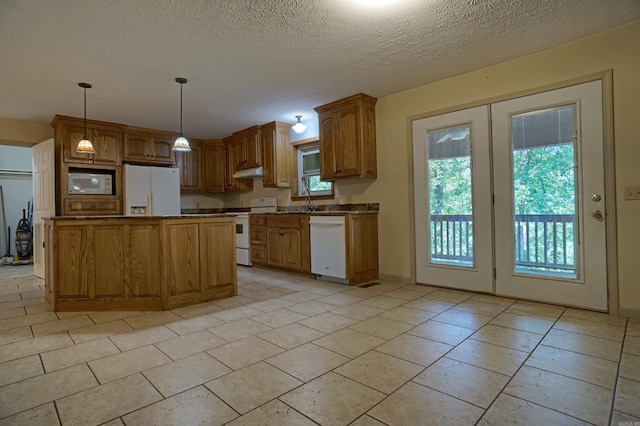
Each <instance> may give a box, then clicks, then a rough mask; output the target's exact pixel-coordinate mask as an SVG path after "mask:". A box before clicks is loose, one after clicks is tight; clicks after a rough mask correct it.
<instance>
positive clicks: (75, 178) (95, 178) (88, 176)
mask: <svg viewBox="0 0 640 426" xmlns="http://www.w3.org/2000/svg"><path fill="white" fill-rule="evenodd" d="M68 182H69V187H68V188H67V190H68V193H69V194H82V195H113V176H112V175H111V174H110V173H98V172H96V173H91V172H75V171H70V172H69V179H68Z"/></svg>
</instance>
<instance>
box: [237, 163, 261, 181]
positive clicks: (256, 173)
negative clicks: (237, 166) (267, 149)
mask: <svg viewBox="0 0 640 426" xmlns="http://www.w3.org/2000/svg"><path fill="white" fill-rule="evenodd" d="M262 176H264V172H263V171H262V166H260V167H252V168H250V169H244V170H238V171H237V172H235V173H234V174H233V178H234V179H248V178H254V177H262Z"/></svg>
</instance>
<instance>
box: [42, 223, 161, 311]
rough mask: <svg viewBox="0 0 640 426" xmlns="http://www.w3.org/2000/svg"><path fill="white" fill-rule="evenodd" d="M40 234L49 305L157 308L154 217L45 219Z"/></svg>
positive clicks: (157, 255) (157, 244)
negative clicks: (140, 218)
mask: <svg viewBox="0 0 640 426" xmlns="http://www.w3.org/2000/svg"><path fill="white" fill-rule="evenodd" d="M110 222H111V223H110ZM118 222H120V221H118ZM45 236H46V238H47V239H46V240H45V257H46V260H45V263H46V265H47V274H46V277H47V278H46V280H45V286H46V287H47V291H45V296H46V297H47V300H48V301H49V302H50V303H52V304H53V305H54V309H56V310H61V311H72V310H103V309H109V310H123V309H147V310H153V309H160V308H161V291H160V250H159V247H160V225H159V224H158V223H153V222H152V221H151V220H144V219H143V220H140V221H136V222H134V221H131V220H129V221H126V220H125V221H124V222H120V223H116V221H114V220H111V221H109V220H80V219H75V220H74V219H69V220H65V221H63V222H60V225H57V224H56V225H55V226H54V223H53V221H51V220H49V221H46V222H45Z"/></svg>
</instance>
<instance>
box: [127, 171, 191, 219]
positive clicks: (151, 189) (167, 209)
mask: <svg viewBox="0 0 640 426" xmlns="http://www.w3.org/2000/svg"><path fill="white" fill-rule="evenodd" d="M124 200H125V201H124V214H125V216H175V215H179V214H180V169H178V168H171V167H150V166H134V165H131V164H125V165H124Z"/></svg>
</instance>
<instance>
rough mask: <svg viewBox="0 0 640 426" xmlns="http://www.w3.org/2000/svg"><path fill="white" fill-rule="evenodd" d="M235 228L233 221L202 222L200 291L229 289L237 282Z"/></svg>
mask: <svg viewBox="0 0 640 426" xmlns="http://www.w3.org/2000/svg"><path fill="white" fill-rule="evenodd" d="M235 238H236V234H235V228H234V227H233V225H232V224H231V223H204V224H200V240H201V244H202V246H201V251H200V264H201V265H202V269H201V275H200V291H203V292H216V291H222V290H225V291H227V290H229V288H230V287H232V286H233V285H234V283H235V275H236V270H235V264H236V251H235V250H233V249H230V248H232V247H235Z"/></svg>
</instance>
